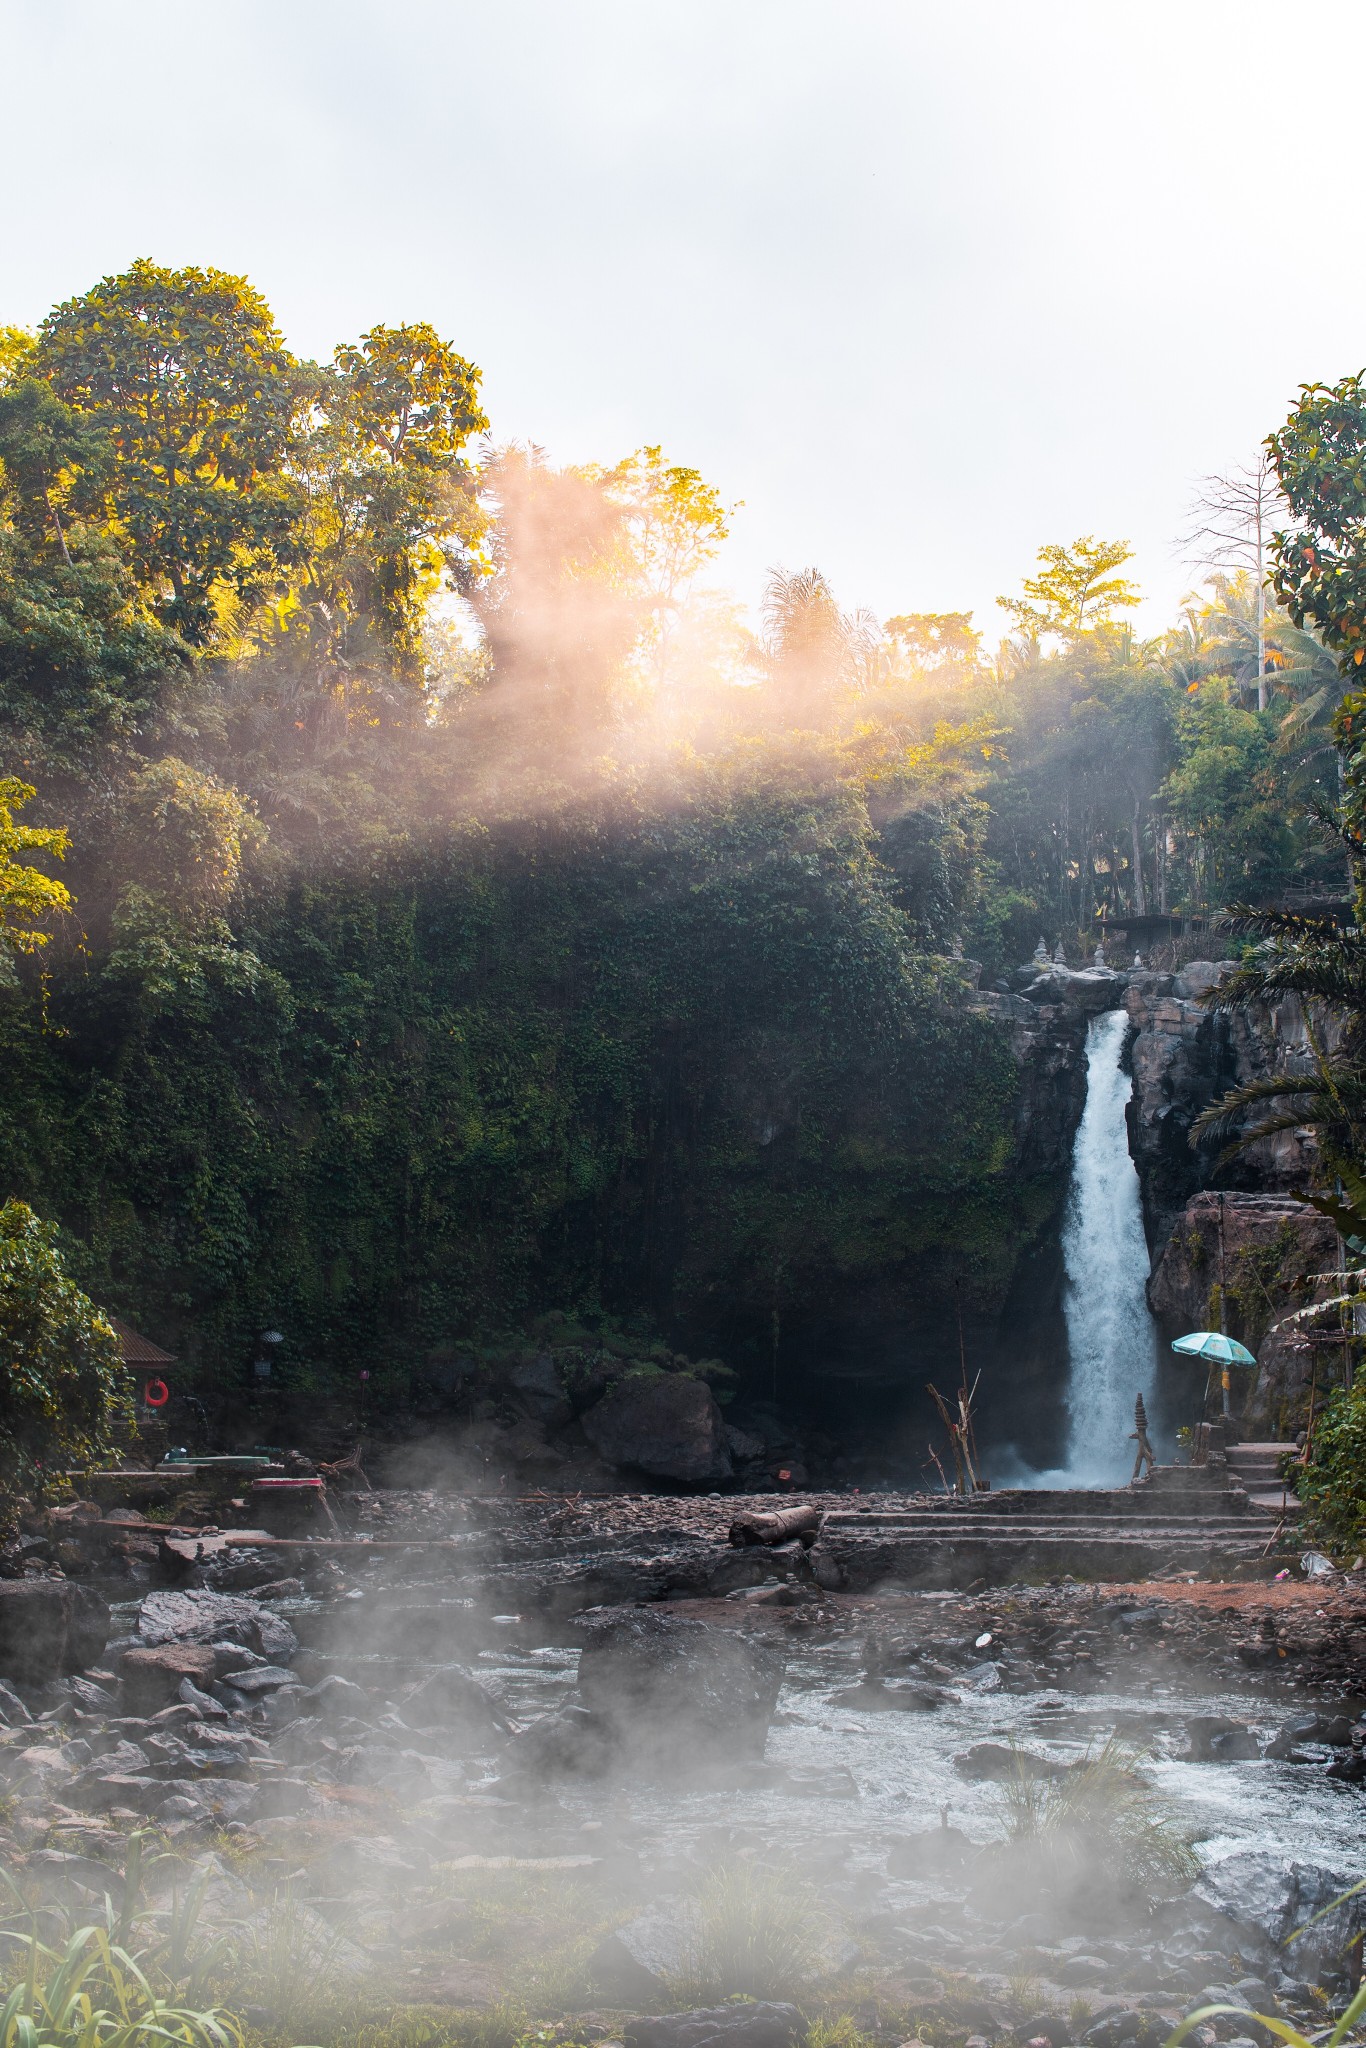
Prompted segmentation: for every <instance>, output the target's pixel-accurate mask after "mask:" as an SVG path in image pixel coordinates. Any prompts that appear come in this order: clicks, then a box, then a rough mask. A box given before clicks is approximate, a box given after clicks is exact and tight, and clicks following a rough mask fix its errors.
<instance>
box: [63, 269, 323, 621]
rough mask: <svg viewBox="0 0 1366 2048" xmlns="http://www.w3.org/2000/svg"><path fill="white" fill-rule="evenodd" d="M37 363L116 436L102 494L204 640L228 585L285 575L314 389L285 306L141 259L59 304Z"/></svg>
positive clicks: (166, 594) (208, 274)
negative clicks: (296, 449) (288, 464)
mask: <svg viewBox="0 0 1366 2048" xmlns="http://www.w3.org/2000/svg"><path fill="white" fill-rule="evenodd" d="M33 367H34V369H35V370H36V371H37V373H38V374H39V375H41V376H43V377H45V378H46V379H47V381H48V382H49V383H50V384H51V386H52V388H53V390H54V391H55V392H56V393H57V395H58V397H59V398H61V399H62V400H64V401H65V403H66V404H67V405H69V406H71V407H73V408H74V409H75V410H76V411H77V412H79V413H82V414H85V415H88V416H89V418H90V420H91V421H92V423H94V424H96V425H97V426H98V427H99V428H100V429H101V431H102V434H103V436H104V438H105V440H106V443H107V446H108V449H109V453H110V456H111V458H112V459H111V461H110V462H109V464H108V465H107V466H102V467H101V468H100V469H99V470H98V471H96V472H93V473H92V474H91V475H90V476H89V478H88V491H87V496H88V497H89V498H98V499H99V500H100V501H101V502H102V503H103V506H104V509H105V511H106V513H107V515H108V517H109V518H110V519H111V520H113V521H114V522H115V523H116V525H117V527H118V528H119V529H120V531H122V532H123V533H125V534H126V535H127V537H128V540H129V543H130V546H131V549H132V554H133V559H134V562H135V565H136V568H137V571H138V574H139V575H140V577H141V578H142V579H143V581H144V582H145V583H146V584H148V585H149V586H150V587H151V589H152V591H153V592H154V594H155V595H156V597H157V600H158V607H159V609H160V610H161V611H162V613H163V615H164V616H165V618H166V619H167V620H168V621H169V622H170V623H171V624H173V625H174V626H175V627H176V628H177V629H178V630H179V631H180V632H181V633H183V634H184V635H185V637H186V638H187V639H189V640H190V641H192V642H203V641H204V640H206V639H207V638H208V637H209V635H210V632H211V630H212V626H213V609H214V589H215V585H218V584H220V583H221V584H223V585H226V586H229V587H235V588H238V589H243V588H250V587H252V586H253V585H256V584H259V583H260V582H261V581H262V580H263V578H265V577H266V576H268V575H270V574H272V573H273V571H274V567H275V561H276V557H277V554H278V553H279V552H280V551H284V552H286V553H288V552H289V544H290V538H291V535H292V533H293V529H294V525H295V521H296V517H297V512H298V501H297V497H296V494H295V492H294V491H293V489H292V488H291V487H290V485H289V483H288V482H287V480H286V478H285V477H284V474H283V462H284V457H285V454H286V451H287V449H288V447H289V444H290V440H291V437H292V435H293V432H294V429H295V425H296V421H297V417H298V413H299V409H300V404H301V401H302V398H303V395H304V386H303V383H302V381H301V378H300V374H299V368H298V365H297V364H296V363H295V362H294V360H293V358H292V357H291V356H290V354H289V352H288V351H287V349H286V348H285V346H284V343H283V341H282V339H281V337H280V334H279V331H278V329H277V328H276V325H275V320H274V317H273V315H272V313H271V311H270V308H269V307H268V306H267V304H266V302H265V300H264V299H263V298H262V297H261V295H260V293H259V292H256V291H254V290H253V289H252V287H251V286H250V285H249V284H248V283H247V281H246V279H245V278H242V277H232V276H229V275H228V274H227V273H226V272H224V271H221V270H197V269H186V270H166V269H162V268H160V267H159V266H158V265H156V264H154V263H149V262H145V261H140V262H137V263H134V264H133V265H132V267H131V268H130V269H128V270H126V271H124V272H123V273H122V274H121V275H120V276H118V277H106V278H104V279H103V280H102V281H101V282H100V283H99V284H97V285H96V286H95V287H94V289H93V290H92V291H88V292H85V293H83V294H82V295H81V296H80V297H79V298H75V299H69V300H67V302H66V303H65V304H64V305H61V306H58V307H56V308H55V310H54V311H53V312H52V313H50V314H49V315H48V317H47V319H46V320H45V321H44V322H43V325H42V329H41V331H40V335H39V340H38V347H37V351H36V354H35V356H34V358H33Z"/></svg>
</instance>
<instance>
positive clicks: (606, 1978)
mask: <svg viewBox="0 0 1366 2048" xmlns="http://www.w3.org/2000/svg"><path fill="white" fill-rule="evenodd" d="M696 1921H697V1908H696V1906H695V1905H694V1903H693V1902H692V1900H690V1899H673V1898H664V1899H657V1900H656V1901H655V1903H654V1905H652V1906H651V1907H650V1908H649V1909H648V1911H646V1912H644V1913H638V1914H637V1915H636V1917H635V1918H634V1920H628V1921H627V1922H626V1923H625V1925H624V1926H622V1927H618V1928H615V1929H614V1930H613V1931H612V1933H611V1934H609V1935H608V1936H607V1937H606V1938H605V1939H604V1940H603V1941H601V1942H599V1944H598V1946H597V1948H596V1949H595V1951H594V1953H593V1957H592V1960H591V1962H590V1964H589V1974H590V1976H591V1977H592V1979H593V1981H594V1982H595V1983H596V1984H598V1985H599V1986H601V1987H602V1989H604V1990H606V1991H610V1992H612V1993H613V1994H615V1995H616V1996H618V1997H625V1998H654V1997H657V1996H658V1994H659V1993H660V1992H661V1991H663V1990H665V1989H666V1988H667V1986H668V1984H669V1981H670V1979H671V1978H678V1977H681V1976H682V1975H683V1973H684V1972H685V1970H686V1969H687V1966H688V1963H689V1960H690V1958H691V1952H692V1948H693V1945H694V1942H695V1940H696Z"/></svg>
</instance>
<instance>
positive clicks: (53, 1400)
mask: <svg viewBox="0 0 1366 2048" xmlns="http://www.w3.org/2000/svg"><path fill="white" fill-rule="evenodd" d="M55 1239H56V1232H55V1230H54V1229H53V1228H52V1226H51V1225H50V1224H44V1223H41V1222H40V1221H39V1219H38V1218H37V1217H36V1216H35V1215H34V1213H33V1211H32V1210H31V1209H30V1208H28V1207H27V1206H26V1204H25V1203H23V1202H14V1201H10V1202H6V1203H5V1204H4V1206H3V1207H2V1208H0V1356H3V1358H4V1361H5V1372H4V1375H3V1378H0V1484H3V1485H4V1487H5V1488H6V1489H7V1490H10V1491H12V1490H13V1489H14V1488H15V1486H16V1485H17V1484H19V1483H21V1482H27V1481H28V1480H30V1479H33V1478H37V1479H41V1477H42V1474H43V1469H44V1467H45V1466H48V1465H50V1464H53V1463H69V1462H72V1461H75V1460H77V1459H84V1458H90V1457H95V1456H98V1455H99V1454H100V1453H101V1452H103V1451H106V1450H107V1449H108V1448H109V1429H110V1425H111V1422H112V1421H113V1418H114V1416H115V1414H116V1412H117V1408H118V1403H119V1398H120V1393H121V1380H122V1356H121V1353H120V1351H119V1344H118V1339H117V1338H116V1337H115V1335H114V1332H113V1330H112V1329H111V1328H110V1326H109V1324H108V1323H107V1322H106V1320H105V1319H104V1317H103V1316H102V1315H100V1313H99V1311H98V1310H97V1309H96V1307H95V1305H94V1303H93V1302H92V1301H90V1300H89V1299H88V1298H87V1297H86V1296H85V1295H84V1294H82V1292H81V1290H80V1289H79V1287H76V1286H75V1285H73V1283H72V1282H71V1281H70V1280H69V1279H68V1278H67V1275H66V1272H65V1270H64V1268H63V1264H62V1260H61V1257H60V1254H59V1253H58V1251H57V1248H56V1243H55Z"/></svg>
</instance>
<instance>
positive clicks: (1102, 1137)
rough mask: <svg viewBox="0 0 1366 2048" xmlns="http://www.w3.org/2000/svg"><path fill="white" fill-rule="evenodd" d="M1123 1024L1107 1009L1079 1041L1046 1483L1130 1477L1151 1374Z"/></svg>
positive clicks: (1108, 1482) (1120, 1014) (1122, 1016)
mask: <svg viewBox="0 0 1366 2048" xmlns="http://www.w3.org/2000/svg"><path fill="white" fill-rule="evenodd" d="M1128 1022H1129V1020H1128V1016H1127V1014H1126V1013H1125V1012H1124V1011H1123V1010H1107V1011H1105V1012H1104V1014H1103V1015H1101V1016H1099V1017H1093V1018H1092V1020H1091V1023H1090V1026H1089V1028H1088V1030H1087V1034H1086V1106H1085V1108H1084V1109H1083V1111H1082V1117H1081V1123H1080V1125H1079V1126H1078V1129H1077V1142H1076V1149H1075V1151H1074V1153H1073V1156H1072V1185H1071V1188H1070V1190H1069V1192H1068V1197H1067V1215H1066V1219H1065V1221H1064V1224H1063V1240H1062V1248H1063V1266H1064V1270H1065V1272H1066V1276H1067V1280H1066V1292H1065V1295H1064V1301H1063V1308H1064V1313H1065V1315H1066V1318H1067V1347H1068V1354H1069V1365H1068V1381H1067V1408H1068V1416H1069V1423H1070V1430H1069V1436H1068V1445H1067V1463H1066V1466H1065V1467H1064V1469H1063V1471H1062V1473H1060V1474H1058V1475H1056V1476H1054V1475H1050V1476H1053V1477H1054V1483H1055V1484H1058V1483H1061V1484H1066V1485H1071V1486H1113V1485H1115V1484H1117V1483H1119V1482H1122V1481H1124V1480H1126V1479H1127V1478H1128V1477H1129V1474H1130V1472H1131V1471H1132V1470H1133V1453H1134V1446H1133V1444H1131V1443H1130V1442H1129V1432H1130V1431H1131V1430H1132V1428H1133V1426H1134V1397H1135V1395H1137V1394H1140V1393H1141V1394H1142V1396H1143V1398H1144V1401H1145V1402H1146V1403H1147V1404H1148V1405H1149V1407H1150V1408H1151V1404H1152V1396H1153V1379H1154V1373H1155V1369H1156V1342H1155V1333H1154V1329H1153V1319H1152V1316H1151V1315H1150V1313H1149V1310H1148V1302H1147V1296H1146V1295H1145V1293H1144V1283H1145V1281H1146V1280H1147V1277H1148V1247H1147V1243H1146V1240H1145V1238H1144V1235H1143V1216H1142V1210H1141V1207H1140V1203H1139V1188H1138V1172H1137V1169H1136V1168H1135V1166H1134V1162H1133V1160H1132V1158H1131V1157H1130V1156H1129V1132H1128V1127H1127V1124H1126V1122H1125V1117H1124V1111H1125V1107H1126V1105H1127V1103H1128V1100H1129V1097H1130V1095H1131V1094H1132V1092H1133V1079H1132V1076H1131V1075H1129V1074H1126V1073H1125V1071H1124V1069H1123V1067H1122V1065H1121V1064H1120V1062H1121V1058H1122V1055H1123V1051H1124V1035H1125V1032H1126V1030H1127V1028H1128Z"/></svg>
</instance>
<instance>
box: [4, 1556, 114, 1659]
mask: <svg viewBox="0 0 1366 2048" xmlns="http://www.w3.org/2000/svg"><path fill="white" fill-rule="evenodd" d="M108 1640H109V1608H108V1606H107V1604H106V1603H105V1602H104V1601H103V1600H101V1598H100V1597H99V1595H98V1593H96V1592H94V1591H93V1590H92V1589H91V1588H90V1587H89V1586H82V1585H79V1584H76V1583H75V1582H73V1581H72V1580H70V1579H0V1677H3V1678H7V1679H13V1680H16V1681H17V1682H18V1683H19V1684H20V1685H45V1684H47V1683H48V1682H49V1681H50V1680H52V1679H54V1678H69V1677H72V1676H73V1675H74V1674H75V1673H76V1672H78V1671H85V1670H87V1669H88V1668H89V1666H90V1665H92V1664H95V1663H97V1662H98V1661H99V1659H100V1657H101V1655H102V1654H103V1651H104V1646H105V1644H106V1643H107V1642H108Z"/></svg>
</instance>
